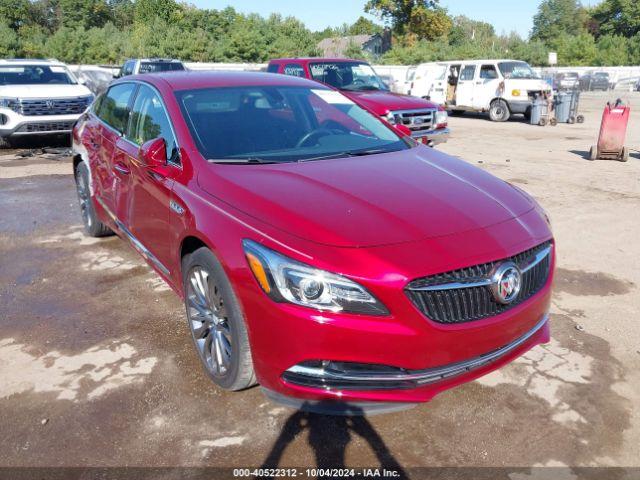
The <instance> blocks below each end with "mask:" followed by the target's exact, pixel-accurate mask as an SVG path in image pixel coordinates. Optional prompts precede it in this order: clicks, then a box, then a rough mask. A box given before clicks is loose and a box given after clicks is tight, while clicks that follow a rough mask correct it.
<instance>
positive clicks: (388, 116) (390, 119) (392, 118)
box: [384, 112, 396, 125]
mask: <svg viewBox="0 0 640 480" xmlns="http://www.w3.org/2000/svg"><path fill="white" fill-rule="evenodd" d="M384 118H385V119H386V120H387V122H389V123H390V124H391V125H395V124H396V116H395V115H394V114H393V112H389V113H387V114H386V115H385V116H384Z"/></svg>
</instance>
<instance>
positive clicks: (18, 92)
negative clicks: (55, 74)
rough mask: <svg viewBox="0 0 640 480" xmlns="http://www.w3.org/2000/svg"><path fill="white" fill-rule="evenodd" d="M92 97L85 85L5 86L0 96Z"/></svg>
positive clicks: (0, 88)
mask: <svg viewBox="0 0 640 480" xmlns="http://www.w3.org/2000/svg"><path fill="white" fill-rule="evenodd" d="M86 95H91V91H90V90H89V89H88V88H87V87H85V86H84V85H4V86H0V96H2V97H11V98H68V97H84V96H86Z"/></svg>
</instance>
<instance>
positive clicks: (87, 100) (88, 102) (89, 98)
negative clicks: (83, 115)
mask: <svg viewBox="0 0 640 480" xmlns="http://www.w3.org/2000/svg"><path fill="white" fill-rule="evenodd" d="M95 98H96V97H95V96H94V95H87V96H86V97H84V99H85V102H87V106H89V105H91V102H93V100H94V99H95Z"/></svg>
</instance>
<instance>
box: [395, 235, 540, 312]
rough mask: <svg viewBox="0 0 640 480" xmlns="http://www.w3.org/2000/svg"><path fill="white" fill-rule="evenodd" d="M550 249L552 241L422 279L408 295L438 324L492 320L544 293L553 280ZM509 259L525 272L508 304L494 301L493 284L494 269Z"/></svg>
mask: <svg viewBox="0 0 640 480" xmlns="http://www.w3.org/2000/svg"><path fill="white" fill-rule="evenodd" d="M550 247H551V242H546V243H543V244H541V245H538V246H536V247H534V248H531V249H529V250H526V251H524V252H522V253H519V254H517V255H514V256H513V257H510V258H506V259H502V260H496V261H493V262H488V263H483V264H480V265H474V266H471V267H466V268H461V269H458V270H453V271H450V272H446V273H440V274H437V275H432V276H429V277H424V278H420V279H417V280H414V281H412V282H411V283H410V284H409V285H407V294H408V296H409V298H410V299H411V301H412V302H413V303H414V304H415V305H416V307H418V309H419V310H420V311H421V312H422V313H423V314H424V315H425V316H427V317H428V318H430V319H431V320H433V321H435V322H439V323H446V324H455V323H463V322H471V321H474V320H480V319H483V318H487V317H491V316H494V315H497V314H500V313H502V312H504V311H506V310H508V309H510V308H513V307H515V306H516V305H518V304H520V303H522V302H524V301H525V300H527V299H528V298H531V297H532V296H533V295H535V294H536V293H538V292H539V291H540V289H541V288H542V287H543V286H544V284H545V283H546V281H547V278H548V277H549V269H550V266H551V248H550ZM545 252H546V255H545ZM540 257H541V258H540ZM536 259H537V260H538V261H537V263H535V264H533V263H534V262H535V261H536ZM509 260H510V261H512V262H513V263H515V264H516V265H517V266H518V267H519V268H520V269H521V270H522V280H521V288H520V293H519V294H518V296H517V297H516V298H514V299H513V301H512V302H511V303H509V304H508V305H504V304H502V303H498V302H497V301H496V300H495V299H494V297H493V294H492V293H491V287H490V285H489V283H490V279H491V275H492V273H493V271H494V269H496V268H497V267H498V266H499V265H500V264H502V263H503V262H505V261H509ZM532 264H533V265H532Z"/></svg>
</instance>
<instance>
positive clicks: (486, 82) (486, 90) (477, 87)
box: [472, 63, 500, 110]
mask: <svg viewBox="0 0 640 480" xmlns="http://www.w3.org/2000/svg"><path fill="white" fill-rule="evenodd" d="M499 89H500V75H499V74H498V69H497V68H496V66H495V65H494V64H492V63H485V64H482V65H480V72H479V74H478V78H477V79H476V80H475V81H474V88H473V99H472V102H473V108H474V109H476V110H482V109H487V108H489V104H490V103H491V100H493V99H494V98H496V97H497V96H499Z"/></svg>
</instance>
